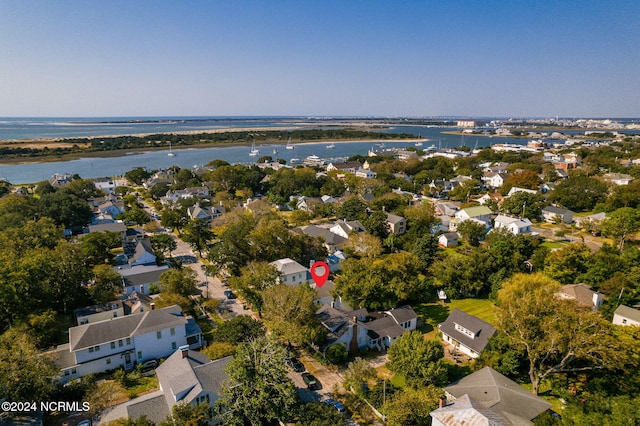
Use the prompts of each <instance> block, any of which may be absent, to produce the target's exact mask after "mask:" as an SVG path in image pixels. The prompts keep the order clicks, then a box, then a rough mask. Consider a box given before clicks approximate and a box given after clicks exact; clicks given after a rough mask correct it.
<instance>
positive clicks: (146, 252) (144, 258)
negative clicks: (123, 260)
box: [129, 240, 156, 266]
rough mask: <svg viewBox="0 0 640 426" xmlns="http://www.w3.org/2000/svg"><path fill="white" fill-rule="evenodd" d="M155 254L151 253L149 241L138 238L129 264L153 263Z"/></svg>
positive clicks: (154, 262)
mask: <svg viewBox="0 0 640 426" xmlns="http://www.w3.org/2000/svg"><path fill="white" fill-rule="evenodd" d="M155 264H156V255H155V254H154V253H153V247H151V241H149V240H140V241H138V243H137V244H136V251H135V252H134V254H133V256H132V257H131V258H130V259H129V265H131V266H138V265H155Z"/></svg>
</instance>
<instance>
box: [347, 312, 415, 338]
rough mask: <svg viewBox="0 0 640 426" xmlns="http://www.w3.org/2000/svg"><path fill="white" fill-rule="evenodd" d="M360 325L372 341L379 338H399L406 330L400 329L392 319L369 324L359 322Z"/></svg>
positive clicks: (383, 318)
mask: <svg viewBox="0 0 640 426" xmlns="http://www.w3.org/2000/svg"><path fill="white" fill-rule="evenodd" d="M358 325H360V326H361V327H364V328H366V329H367V330H368V331H367V334H368V335H369V337H371V338H372V339H377V338H378V337H387V336H388V337H390V338H392V339H393V338H394V337H398V336H401V335H402V333H404V331H405V329H404V328H402V327H400V326H399V325H398V323H397V322H396V321H395V320H394V319H393V318H391V317H382V318H378V319H376V320H373V321H369V322H358Z"/></svg>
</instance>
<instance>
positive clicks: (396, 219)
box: [386, 213, 407, 235]
mask: <svg viewBox="0 0 640 426" xmlns="http://www.w3.org/2000/svg"><path fill="white" fill-rule="evenodd" d="M386 222H387V228H388V229H389V233H391V234H394V235H402V234H404V233H405V232H406V231H407V220H406V219H405V218H404V217H402V216H398V215H397V214H393V213H387V221H386Z"/></svg>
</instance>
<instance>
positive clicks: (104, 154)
mask: <svg viewBox="0 0 640 426" xmlns="http://www.w3.org/2000/svg"><path fill="white" fill-rule="evenodd" d="M251 130H256V129H251ZM243 131H246V130H243ZM198 133H201V132H195V134H198ZM151 134H157V133H151ZM163 134H166V135H175V134H177V133H174V132H171V133H163ZM127 136H133V135H127ZM136 136H137V135H136ZM103 137H108V136H103ZM425 140H427V139H425V138H411V139H403V138H398V139H365V140H362V139H357V140H356V139H323V140H304V141H297V142H294V141H292V142H291V144H292V145H293V146H296V145H329V144H332V143H334V144H342V143H353V142H371V143H389V142H391V143H393V142H407V143H415V142H419V141H420V142H424V141H425ZM255 145H256V146H282V147H283V149H285V148H284V147H285V146H286V145H287V143H286V142H284V141H281V140H273V141H262V142H256V144H255ZM250 146H251V144H250V143H248V142H232V143H205V144H195V145H188V146H173V147H172V150H173V151H182V150H189V149H205V148H230V147H250ZM166 150H167V147H157V148H149V147H141V148H128V149H118V150H109V151H88V152H75V153H69V154H63V155H48V156H41V157H24V158H12V159H6V158H0V165H3V166H11V165H26V164H39V163H54V162H58V161H73V160H81V159H84V158H115V157H125V156H130V155H137V154H145V153H152V152H158V151H166ZM328 151H330V150H328ZM267 155H272V156H273V154H268V153H266V154H265V156H267Z"/></svg>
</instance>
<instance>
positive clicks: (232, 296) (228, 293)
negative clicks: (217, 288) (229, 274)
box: [224, 290, 236, 299]
mask: <svg viewBox="0 0 640 426" xmlns="http://www.w3.org/2000/svg"><path fill="white" fill-rule="evenodd" d="M224 295H225V296H226V298H227V299H235V298H236V295H235V294H234V293H233V291H231V290H225V291H224Z"/></svg>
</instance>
